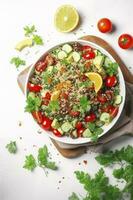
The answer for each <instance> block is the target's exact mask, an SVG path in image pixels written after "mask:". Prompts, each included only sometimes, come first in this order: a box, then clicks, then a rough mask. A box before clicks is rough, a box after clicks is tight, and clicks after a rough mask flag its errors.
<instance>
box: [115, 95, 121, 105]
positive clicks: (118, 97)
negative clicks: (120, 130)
mask: <svg viewBox="0 0 133 200" xmlns="http://www.w3.org/2000/svg"><path fill="white" fill-rule="evenodd" d="M121 102H122V96H121V95H117V96H116V97H115V102H114V103H115V104H116V105H119V104H121Z"/></svg>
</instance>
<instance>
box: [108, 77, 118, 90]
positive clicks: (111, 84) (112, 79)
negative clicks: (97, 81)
mask: <svg viewBox="0 0 133 200" xmlns="http://www.w3.org/2000/svg"><path fill="white" fill-rule="evenodd" d="M116 83H117V78H116V76H108V77H107V78H106V80H105V85H106V86H107V87H110V88H111V87H114V86H115V85H116Z"/></svg>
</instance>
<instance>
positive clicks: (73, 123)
mask: <svg viewBox="0 0 133 200" xmlns="http://www.w3.org/2000/svg"><path fill="white" fill-rule="evenodd" d="M76 123H77V119H74V120H73V121H72V126H73V127H75V125H76Z"/></svg>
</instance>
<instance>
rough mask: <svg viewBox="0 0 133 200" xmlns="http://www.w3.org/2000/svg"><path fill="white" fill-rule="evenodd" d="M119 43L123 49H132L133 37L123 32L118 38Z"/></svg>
mask: <svg viewBox="0 0 133 200" xmlns="http://www.w3.org/2000/svg"><path fill="white" fill-rule="evenodd" d="M118 44H119V46H120V47H121V48H122V49H130V48H132V47H133V37H132V36H131V35H129V34H122V35H121V36H120V37H119V39H118Z"/></svg>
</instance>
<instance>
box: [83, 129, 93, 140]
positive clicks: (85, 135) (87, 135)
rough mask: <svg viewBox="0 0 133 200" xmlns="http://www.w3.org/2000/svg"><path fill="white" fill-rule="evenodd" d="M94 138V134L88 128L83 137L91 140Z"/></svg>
mask: <svg viewBox="0 0 133 200" xmlns="http://www.w3.org/2000/svg"><path fill="white" fill-rule="evenodd" d="M91 136H92V132H91V131H90V130H89V129H88V128H87V129H86V130H85V131H84V132H83V137H85V138H90V137H91Z"/></svg>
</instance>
